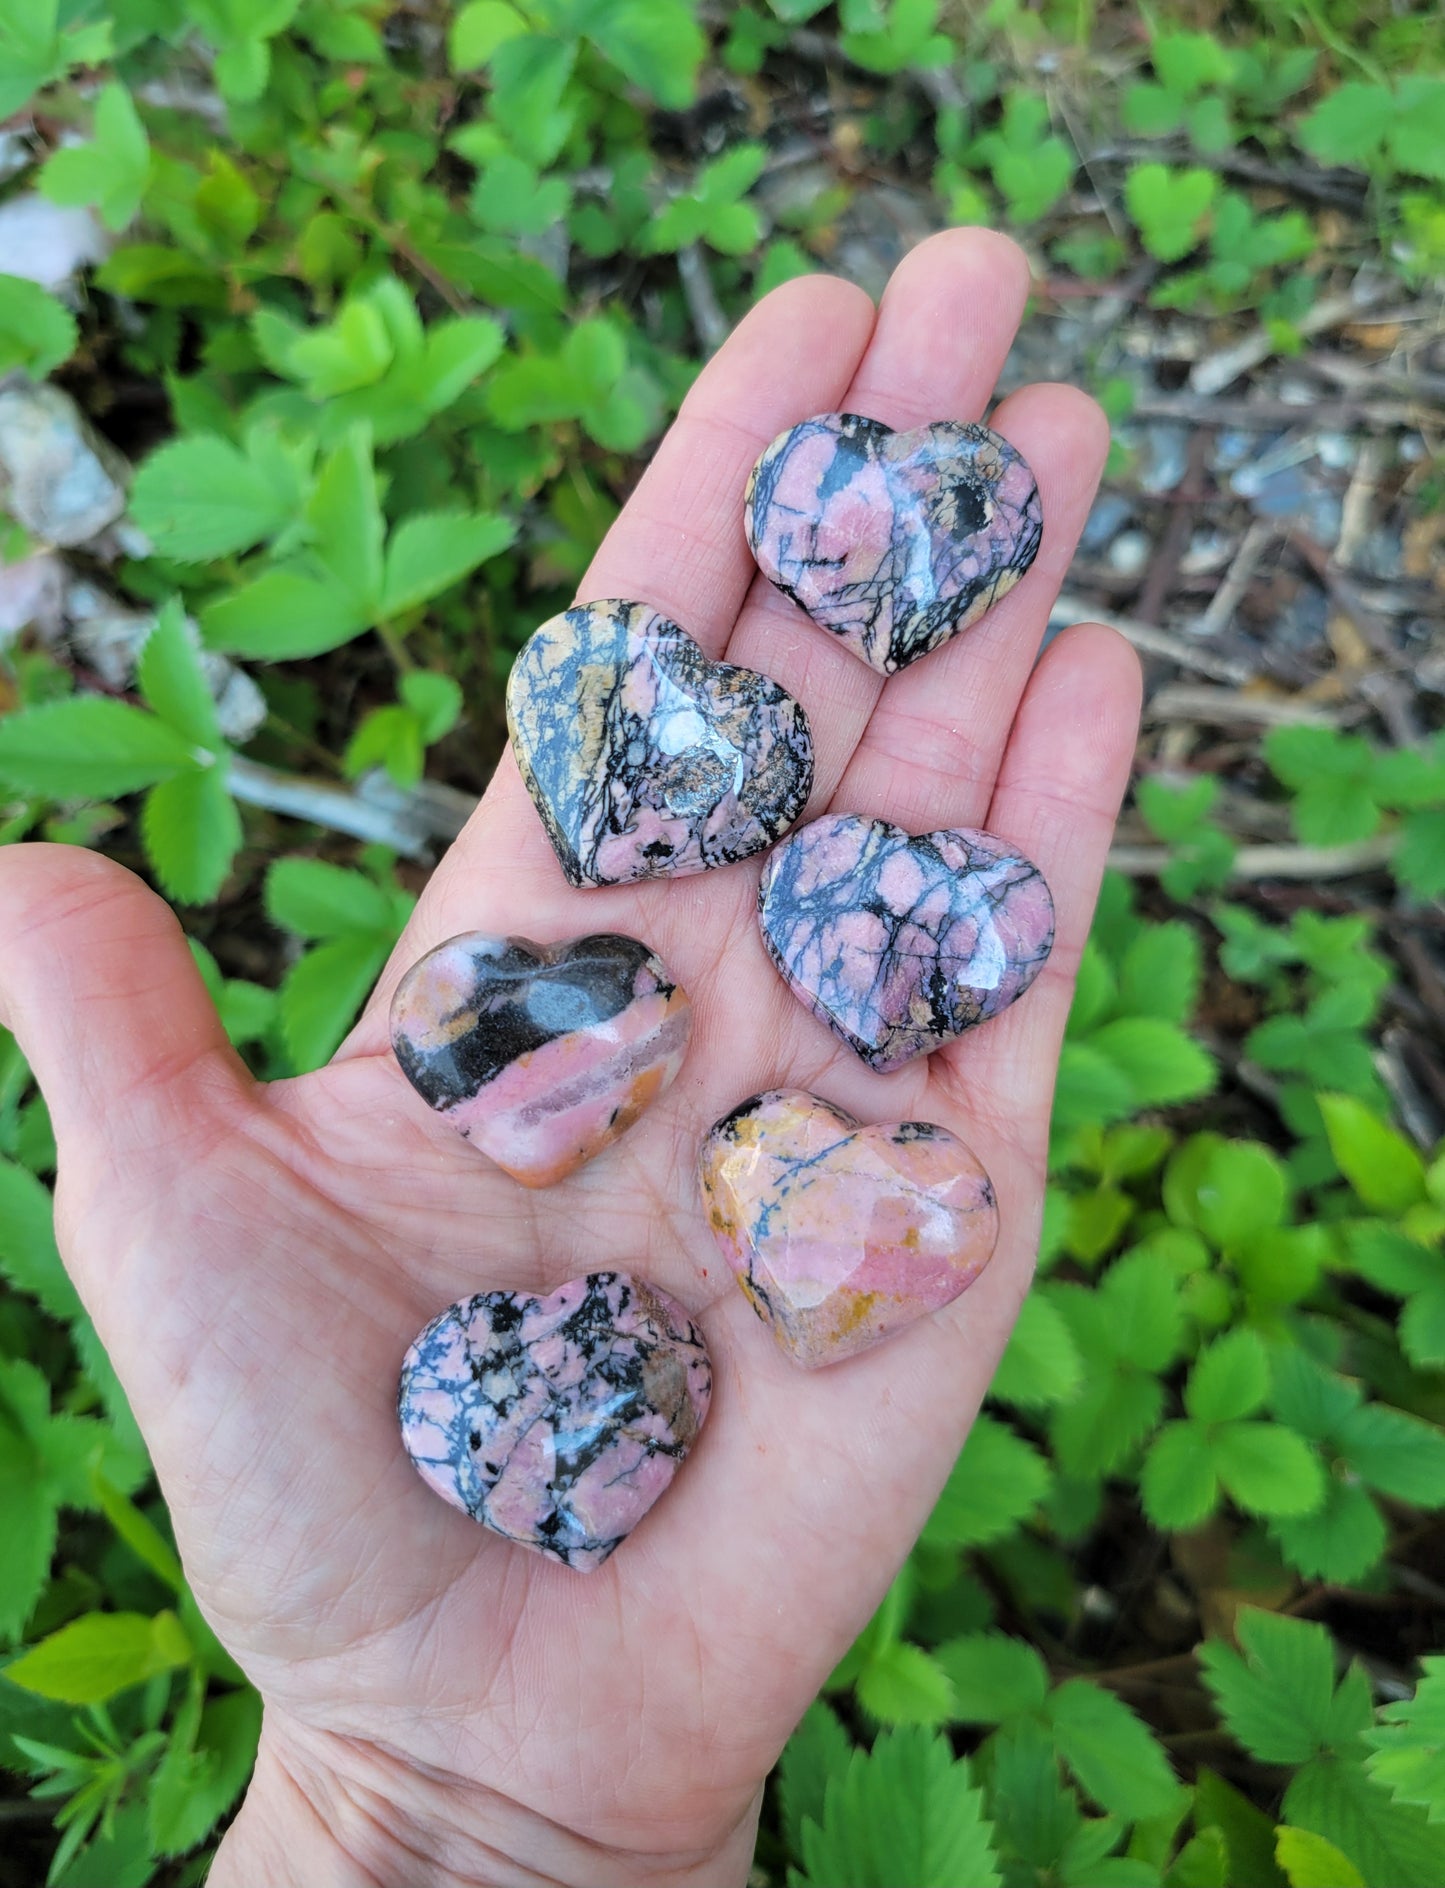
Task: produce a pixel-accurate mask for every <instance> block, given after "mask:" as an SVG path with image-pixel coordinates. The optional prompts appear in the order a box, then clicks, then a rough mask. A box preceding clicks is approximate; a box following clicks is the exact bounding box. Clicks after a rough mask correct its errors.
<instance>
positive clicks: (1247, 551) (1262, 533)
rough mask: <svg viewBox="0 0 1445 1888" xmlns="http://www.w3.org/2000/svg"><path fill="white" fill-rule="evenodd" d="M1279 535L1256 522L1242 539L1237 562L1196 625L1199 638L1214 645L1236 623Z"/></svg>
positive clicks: (1236, 556)
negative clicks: (1268, 549)
mask: <svg viewBox="0 0 1445 1888" xmlns="http://www.w3.org/2000/svg"><path fill="white" fill-rule="evenodd" d="M1276 535H1277V533H1276V531H1275V528H1274V526H1273V525H1271V524H1268V523H1266V521H1265V520H1264V519H1263V518H1256V519H1254V521H1253V522H1252V523H1251V525H1250V527H1249V529H1248V530H1247V531H1246V532H1245V534H1244V536H1243V537H1242V538H1241V539H1240V544H1239V549H1238V550H1237V551H1236V552H1235V553H1234V561H1233V563H1231V565H1230V566H1229V570H1228V573H1227V574H1226V576H1225V579H1224V582H1223V583H1222V584H1220V586H1219V588H1218V589H1217V590H1216V591H1215V593H1214V595H1213V596H1212V597H1211V598H1210V599H1209V602H1208V604H1207V605H1206V607H1205V610H1204V613H1203V615H1202V616H1201V617H1200V618H1199V621H1198V622H1197V623H1196V624H1195V634H1196V635H1198V636H1201V637H1203V638H1204V639H1205V640H1206V641H1211V640H1212V639H1213V638H1214V637H1215V636H1217V635H1218V634H1219V633H1220V631H1221V630H1225V629H1228V628H1229V626H1230V624H1231V623H1232V622H1233V621H1234V612H1235V611H1236V610H1237V609H1238V608H1239V606H1240V604H1241V603H1242V602H1243V600H1244V595H1245V592H1246V591H1247V590H1248V589H1249V586H1250V584H1251V583H1252V582H1253V581H1254V573H1255V569H1256V567H1257V566H1258V564H1259V560H1260V558H1261V557H1263V555H1264V553H1265V550H1266V547H1267V546H1269V545H1271V544H1273V542H1274V540H1275V537H1276Z"/></svg>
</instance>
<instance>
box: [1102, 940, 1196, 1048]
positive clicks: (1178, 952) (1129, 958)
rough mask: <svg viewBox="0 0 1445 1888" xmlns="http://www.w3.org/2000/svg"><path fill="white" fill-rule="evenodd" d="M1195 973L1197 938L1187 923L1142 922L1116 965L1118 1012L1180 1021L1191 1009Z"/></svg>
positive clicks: (1193, 1001)
mask: <svg viewBox="0 0 1445 1888" xmlns="http://www.w3.org/2000/svg"><path fill="white" fill-rule="evenodd" d="M1199 977H1200V950H1199V938H1198V936H1197V934H1196V933H1195V932H1194V930H1193V929H1192V927H1191V926H1189V925H1187V924H1183V923H1180V922H1178V921H1174V922H1171V923H1168V924H1147V925H1144V926H1143V927H1142V928H1141V929H1140V931H1139V934H1138V936H1137V937H1136V938H1135V939H1134V941H1133V942H1132V943H1131V944H1130V946H1129V948H1128V950H1127V951H1126V952H1125V953H1124V959H1123V962H1122V963H1121V964H1120V966H1119V1009H1120V1013H1121V1014H1123V1015H1126V1016H1154V1017H1158V1018H1160V1019H1162V1020H1163V1021H1165V1022H1170V1023H1183V1022H1184V1021H1185V1020H1186V1019H1187V1018H1188V1017H1189V1015H1190V1014H1191V1012H1192V1011H1193V1008H1194V1003H1195V999H1196V997H1197V995H1198V992H1199Z"/></svg>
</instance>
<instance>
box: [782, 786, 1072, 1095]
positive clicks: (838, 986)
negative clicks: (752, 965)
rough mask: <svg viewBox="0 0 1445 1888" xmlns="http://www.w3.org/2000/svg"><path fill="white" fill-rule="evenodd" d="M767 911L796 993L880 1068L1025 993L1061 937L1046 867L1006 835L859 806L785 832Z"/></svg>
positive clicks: (927, 1048)
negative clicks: (934, 825)
mask: <svg viewBox="0 0 1445 1888" xmlns="http://www.w3.org/2000/svg"><path fill="white" fill-rule="evenodd" d="M758 918H759V922H760V924H761V927H762V934H763V942H764V944H765V945H766V946H767V950H768V955H769V956H770V957H771V958H772V960H773V963H774V964H775V965H776V967H777V969H778V970H779V972H780V973H781V975H782V977H783V979H784V981H785V982H786V983H787V985H788V987H789V988H790V989H791V990H792V991H793V993H794V995H795V996H797V997H798V998H799V1000H800V1001H801V1002H803V1003H805V1004H806V1005H807V1007H808V1008H809V1009H810V1010H812V1012H813V1014H814V1015H815V1016H817V1017H818V1018H819V1019H820V1021H822V1022H824V1023H826V1024H827V1025H828V1027H829V1028H830V1029H831V1030H832V1031H833V1033H834V1034H835V1035H836V1036H837V1037H839V1039H840V1040H841V1041H843V1042H845V1043H847V1045H848V1047H849V1048H850V1049H852V1050H854V1051H855V1053H856V1054H858V1055H859V1056H861V1057H862V1058H863V1060H864V1061H865V1062H866V1063H867V1064H868V1065H869V1067H870V1068H874V1069H879V1070H884V1071H886V1070H889V1069H896V1068H899V1067H901V1066H902V1065H903V1064H904V1063H905V1062H909V1061H911V1060H912V1059H913V1057H914V1056H918V1055H927V1054H929V1053H930V1052H931V1051H932V1050H934V1049H937V1048H940V1047H941V1046H942V1045H943V1044H944V1043H946V1042H951V1041H952V1040H953V1039H954V1038H955V1037H957V1036H960V1035H962V1034H963V1032H964V1031H965V1030H968V1029H972V1028H974V1027H975V1026H976V1025H977V1024H979V1023H984V1022H987V1021H988V1020H989V1018H990V1017H993V1016H997V1015H999V1014H1000V1013H1001V1012H1002V1011H1003V1010H1006V1009H1007V1008H1008V1007H1009V1005H1010V1004H1011V1003H1015V1002H1017V1000H1018V999H1019V997H1021V996H1022V995H1023V993H1024V991H1025V990H1027V989H1028V987H1029V985H1030V984H1031V983H1032V982H1033V980H1034V978H1035V977H1036V976H1037V975H1038V974H1039V972H1040V970H1042V969H1043V967H1044V964H1045V962H1046V961H1047V959H1048V955H1049V951H1050V949H1051V948H1052V945H1053V941H1054V903H1053V899H1052V898H1051V897H1050V895H1049V888H1048V886H1047V884H1046V883H1045V882H1044V877H1043V874H1042V873H1041V872H1040V871H1039V869H1038V867H1037V866H1036V865H1034V864H1033V863H1032V862H1031V861H1030V860H1028V859H1026V858H1025V857H1024V855H1023V854H1022V853H1021V852H1019V851H1018V850H1017V849H1016V848H1015V847H1013V846H1011V845H1009V844H1008V842H1007V841H1006V840H1002V839H997V838H995V837H994V836H993V835H992V834H990V833H985V832H979V831H977V830H975V829H974V828H971V827H958V828H945V829H943V830H940V831H938V832H932V833H924V834H921V835H919V836H916V837H915V836H913V835H910V834H908V833H906V832H904V831H903V830H902V829H901V828H900V827H897V826H892V825H890V824H889V823H888V822H887V821H886V820H878V819H861V818H859V817H858V816H857V815H856V814H828V815H825V816H824V817H823V818H822V819H816V820H811V821H810V822H809V823H808V824H807V825H806V826H801V827H799V828H798V830H797V831H796V832H794V833H792V834H790V835H789V837H788V838H787V839H786V840H784V842H783V844H782V845H780V846H779V847H778V848H777V850H776V851H775V852H774V853H773V854H772V856H771V857H770V858H769V860H768V863H767V865H766V867H765V868H764V871H763V876H762V882H761V884H760V885H759V887H758Z"/></svg>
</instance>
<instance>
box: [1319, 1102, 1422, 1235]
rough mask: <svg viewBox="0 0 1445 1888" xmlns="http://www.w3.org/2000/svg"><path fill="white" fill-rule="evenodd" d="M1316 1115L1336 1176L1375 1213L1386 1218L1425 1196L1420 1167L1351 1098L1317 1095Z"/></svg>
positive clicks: (1405, 1146)
mask: <svg viewBox="0 0 1445 1888" xmlns="http://www.w3.org/2000/svg"><path fill="white" fill-rule="evenodd" d="M1319 1104H1320V1113H1321V1114H1322V1115H1323V1116H1324V1121H1325V1133H1326V1134H1327V1135H1328V1136H1329V1142H1330V1152H1331V1153H1332V1154H1333V1155H1334V1157H1335V1161H1336V1163H1337V1165H1338V1166H1339V1169H1340V1172H1341V1173H1342V1174H1343V1175H1344V1176H1345V1178H1346V1179H1347V1180H1348V1181H1349V1183H1350V1185H1351V1186H1352V1187H1353V1188H1354V1189H1355V1191H1356V1193H1358V1194H1359V1196H1360V1198H1361V1199H1362V1200H1363V1201H1364V1202H1365V1204H1366V1206H1368V1207H1370V1208H1371V1210H1372V1211H1374V1212H1376V1213H1386V1214H1388V1215H1390V1217H1391V1218H1398V1216H1399V1215H1400V1214H1401V1213H1403V1212H1405V1211H1406V1209H1407V1208H1408V1207H1411V1206H1413V1205H1415V1203H1416V1202H1417V1201H1419V1200H1423V1199H1424V1198H1425V1163H1424V1161H1423V1160H1422V1159H1421V1158H1420V1156H1419V1154H1418V1153H1417V1152H1416V1151H1415V1149H1414V1148H1413V1147H1412V1146H1411V1145H1410V1143H1409V1142H1408V1141H1407V1140H1406V1139H1405V1137H1404V1135H1403V1134H1399V1133H1397V1132H1396V1130H1395V1129H1394V1128H1392V1127H1389V1126H1387V1125H1386V1123H1385V1122H1383V1121H1381V1120H1380V1119H1379V1118H1378V1116H1376V1115H1374V1114H1372V1113H1371V1111H1370V1110H1369V1109H1368V1108H1367V1107H1366V1106H1365V1105H1364V1103H1363V1102H1361V1101H1357V1100H1356V1099H1355V1097H1354V1096H1353V1095H1321V1096H1320V1097H1319Z"/></svg>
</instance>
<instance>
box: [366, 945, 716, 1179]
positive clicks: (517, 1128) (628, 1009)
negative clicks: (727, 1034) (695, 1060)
mask: <svg viewBox="0 0 1445 1888" xmlns="http://www.w3.org/2000/svg"><path fill="white" fill-rule="evenodd" d="M691 1028H692V1005H691V1004H690V1003H689V1001H688V998H687V993H686V991H684V990H683V989H681V988H680V986H679V985H678V984H677V983H675V982H674V981H673V979H672V977H671V976H670V975H669V974H668V971H667V968H666V966H665V965H664V964H663V962H662V960H661V959H660V958H659V957H656V956H655V955H654V954H653V953H652V952H651V951H650V950H649V949H648V947H647V946H646V945H645V944H642V943H640V942H639V941H638V940H637V939H636V938H632V937H618V936H614V935H610V934H604V935H600V936H597V937H583V938H574V939H572V940H571V941H570V942H568V943H564V944H551V945H541V944H534V943H532V942H531V940H530V939H528V938H524V937H491V936H488V935H487V934H486V933H484V932H481V931H471V932H468V933H466V934H465V935H464V936H462V937H454V938H451V939H449V940H448V941H447V942H446V943H445V944H439V945H438V946H437V947H436V949H435V950H432V951H428V953H427V955H426V956H425V957H423V958H422V959H421V961H420V962H419V963H417V964H414V965H413V966H412V968H411V969H410V970H409V971H408V972H407V974H406V975H405V977H403V978H402V980H401V983H400V984H399V985H398V986H397V992H396V996H395V998H394V999H393V1001H392V1006H391V1041H392V1047H393V1049H394V1050H395V1052H396V1058H397V1060H398V1062H400V1064H401V1066H402V1069H403V1071H404V1072H405V1074H406V1076H407V1079H408V1080H409V1081H410V1082H411V1084H412V1086H413V1087H414V1088H415V1089H416V1090H417V1092H418V1093H419V1094H420V1095H421V1096H422V1098H423V1100H425V1101H426V1102H428V1103H429V1104H430V1105H431V1106H432V1107H433V1108H435V1109H437V1110H438V1111H439V1112H440V1113H442V1114H444V1115H445V1116H446V1118H447V1120H448V1121H450V1122H451V1124H452V1126H453V1127H454V1128H456V1129H457V1131H458V1133H460V1134H462V1135H464V1136H465V1137H466V1139H467V1140H469V1141H470V1142H471V1143H472V1145H473V1146H474V1147H477V1148H479V1149H480V1150H481V1151H482V1153H484V1154H486V1155H487V1156H488V1157H489V1158H490V1159H492V1160H494V1161H495V1162H496V1163H497V1165H498V1166H499V1167H503V1168H505V1169H506V1171H507V1172H508V1173H510V1174H511V1175H512V1176H513V1177H514V1178H515V1179H518V1180H520V1181H521V1182H522V1184H523V1185H524V1186H529V1187H545V1186H550V1185H551V1184H552V1182H553V1181H555V1180H560V1179H562V1178H563V1177H564V1176H565V1175H566V1174H569V1173H571V1172H572V1171H573V1170H574V1169H575V1168H577V1167H580V1166H581V1165H582V1164H583V1163H584V1162H585V1161H589V1160H591V1159H592V1157H593V1156H594V1155H595V1154H598V1153H600V1152H601V1151H602V1149H603V1148H604V1147H607V1146H608V1145H610V1143H611V1142H613V1141H615V1140H616V1139H617V1138H618V1136H619V1135H621V1134H625V1133H626V1131H627V1129H628V1128H630V1127H631V1126H632V1124H633V1122H634V1121H636V1120H637V1118H638V1117H639V1116H640V1115H641V1114H642V1113H643V1112H644V1110H646V1109H647V1108H649V1107H650V1106H651V1105H652V1103H653V1102H654V1101H656V1100H657V1098H658V1097H659V1096H660V1095H663V1094H665V1093H666V1092H667V1090H668V1089H669V1088H670V1087H671V1086H672V1083H673V1081H674V1080H675V1079H676V1076H677V1072H678V1070H679V1069H680V1068H681V1067H682V1062H683V1057H684V1056H685V1055H686V1053H687V1043H688V1036H689V1033H690V1031H691Z"/></svg>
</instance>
